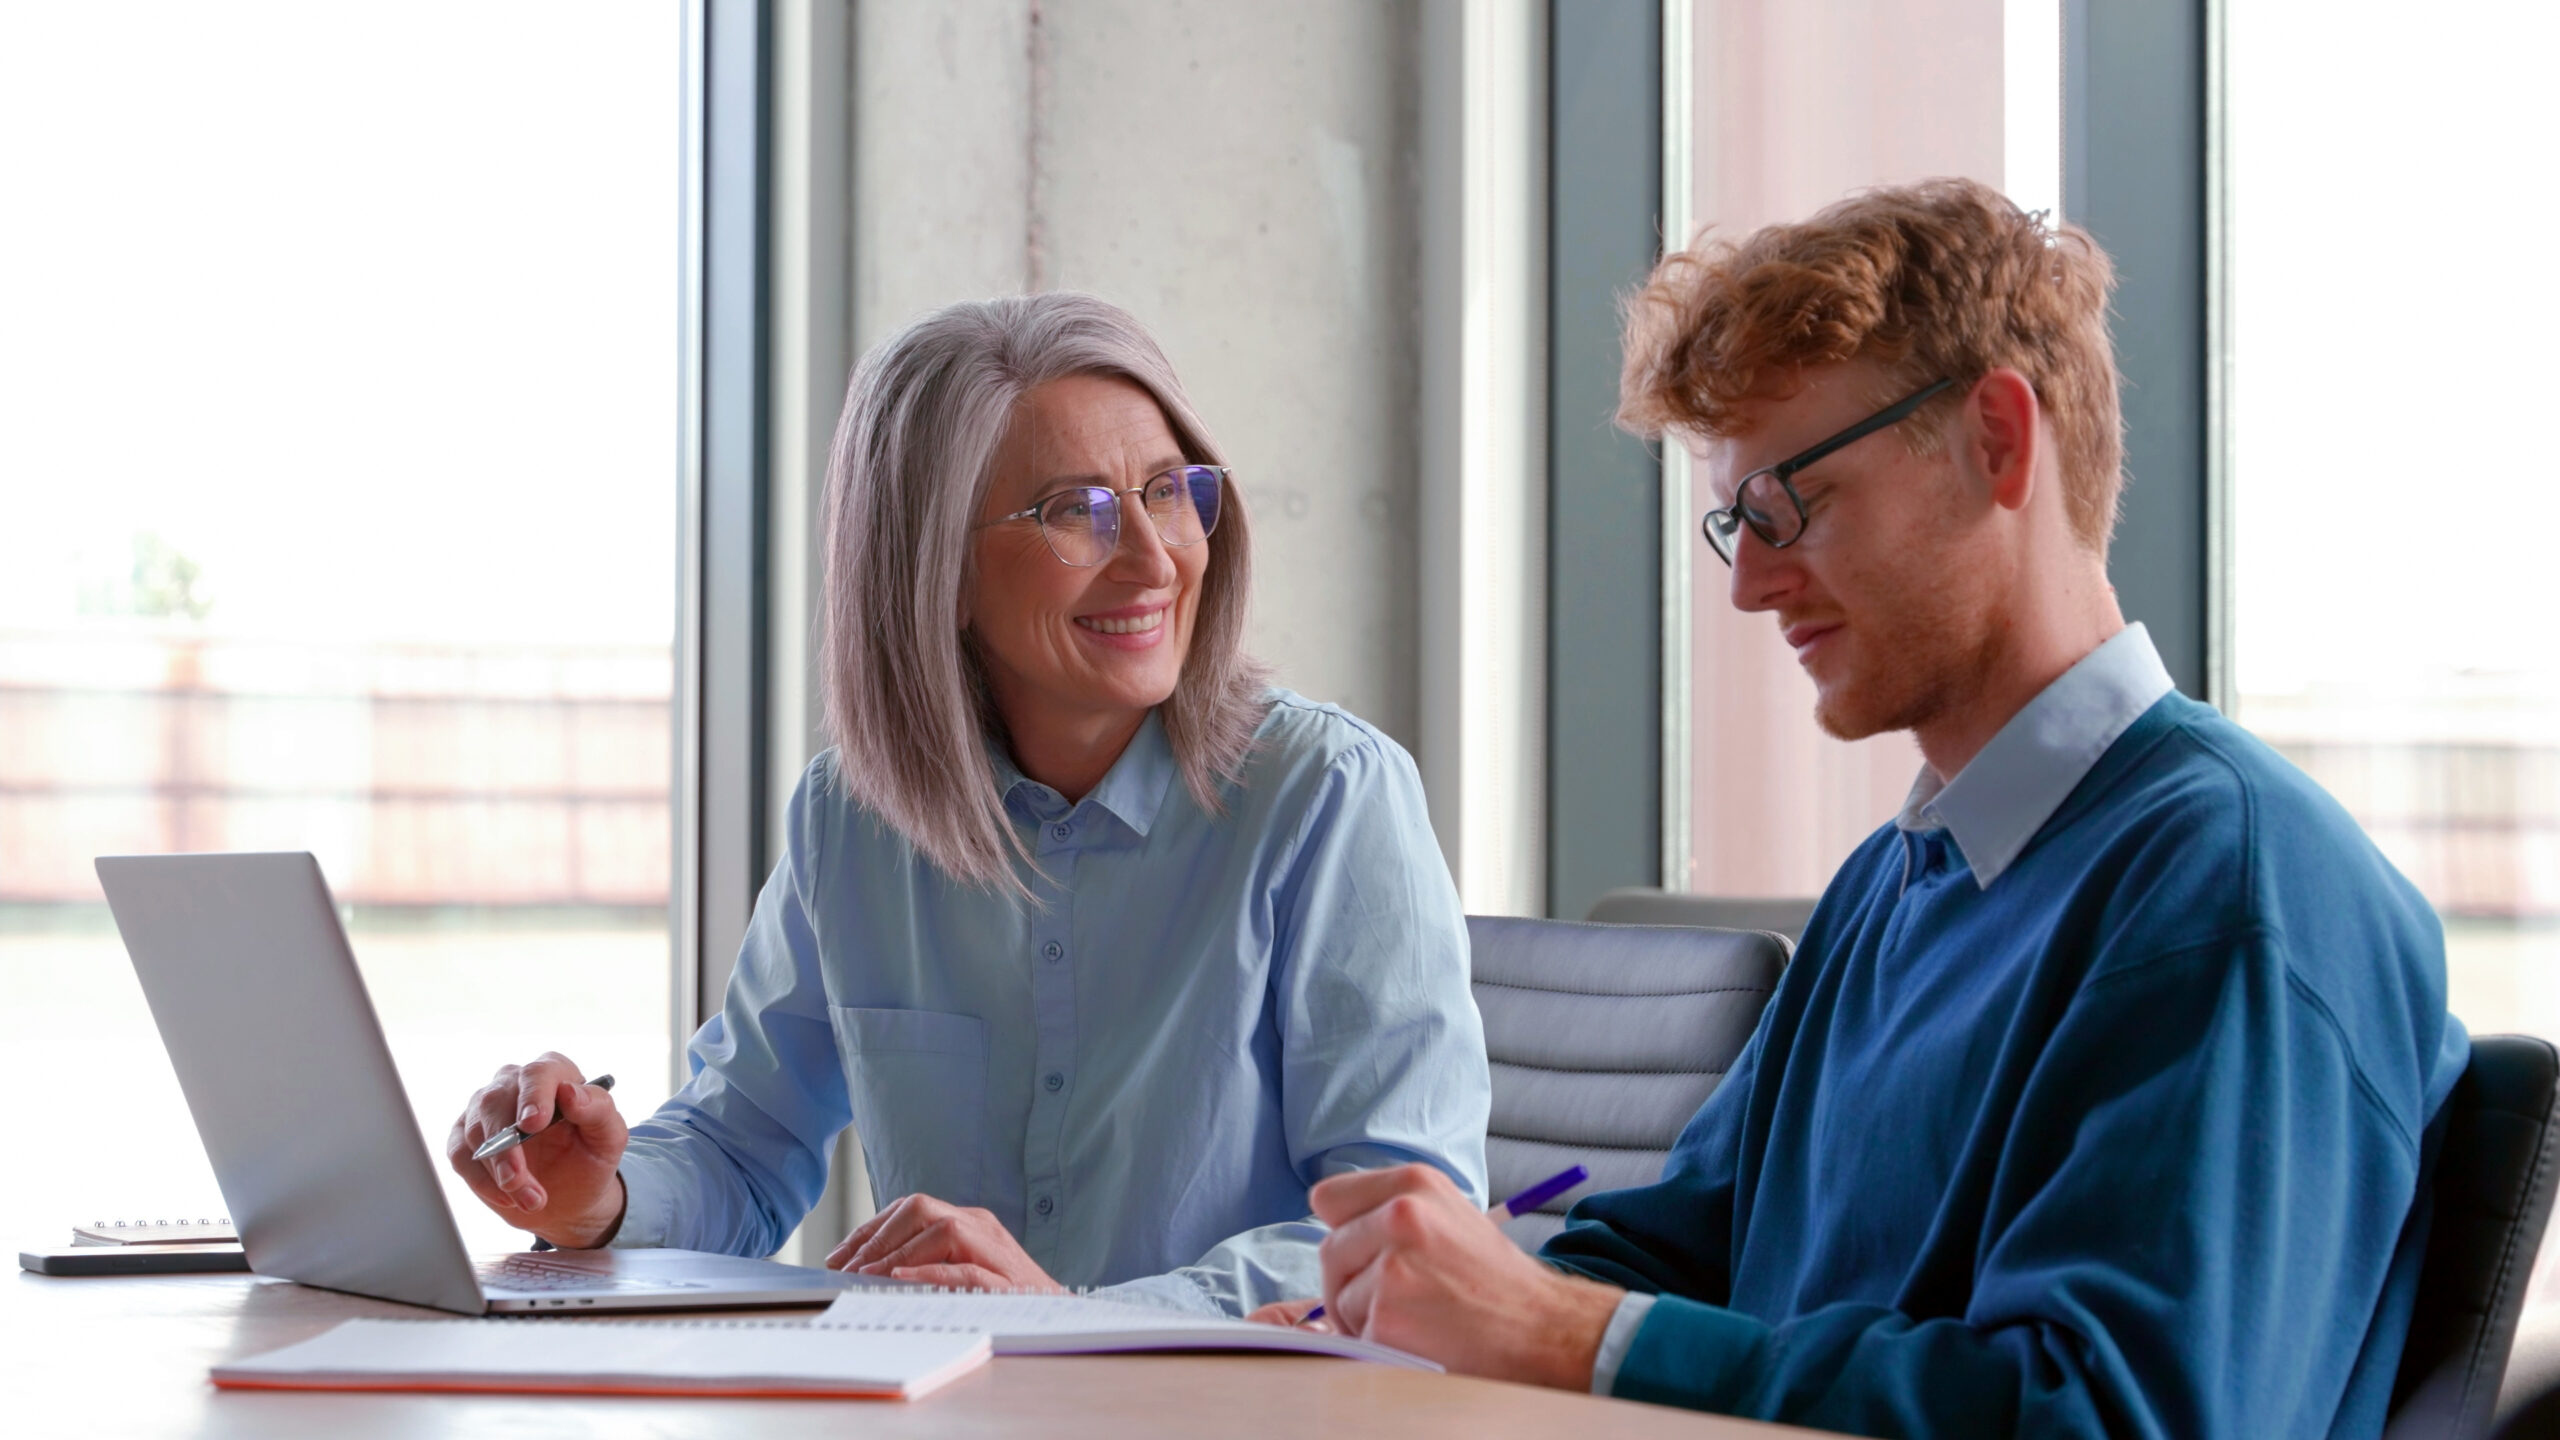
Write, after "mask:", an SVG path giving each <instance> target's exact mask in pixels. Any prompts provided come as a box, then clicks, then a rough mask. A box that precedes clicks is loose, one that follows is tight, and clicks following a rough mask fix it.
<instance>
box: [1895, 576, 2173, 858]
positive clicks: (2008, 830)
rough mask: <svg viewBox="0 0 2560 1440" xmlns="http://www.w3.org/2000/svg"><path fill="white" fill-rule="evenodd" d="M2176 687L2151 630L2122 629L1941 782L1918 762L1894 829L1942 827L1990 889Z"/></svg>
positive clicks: (2052, 685) (2132, 627)
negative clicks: (2110, 748)
mask: <svg viewBox="0 0 2560 1440" xmlns="http://www.w3.org/2000/svg"><path fill="white" fill-rule="evenodd" d="M2172 688H2174V687H2173V686H2172V685H2171V683H2170V680H2169V671H2168V669H2167V667H2165V666H2163V665H2162V664H2161V663H2160V652H2159V651H2158V650H2156V649H2154V648H2153V647H2152V644H2151V633H2150V632H2149V631H2147V630H2145V629H2143V628H2142V626H2141V625H2139V624H2134V625H2127V626H2126V627H2124V628H2123V629H2122V630H2119V631H2117V632H2116V633H2115V634H2114V635H2113V636H2111V637H2110V638H2109V639H2108V640H2107V641H2106V643H2104V644H2102V645H2100V646H2099V647H2098V648H2097V649H2095V650H2092V651H2090V652H2089V653H2088V654H2087V655H2084V656H2082V657H2081V658H2080V663H2078V664H2076V665H2074V666H2072V667H2071V668H2070V669H2068V670H2066V671H2064V672H2062V676H2061V678H2059V679H2057V680H2055V681H2054V682H2053V683H2052V684H2050V685H2047V686H2046V687H2044V690H2043V692H2042V693H2041V694H2039V695H2037V696H2036V698H2034V699H2033V700H2030V701H2028V702H2027V706H2026V708H2025V709H2023V710H2020V711H2019V712H2018V713H2017V714H2015V715H2012V716H2010V717H2009V723H2008V724H2006V725H2003V726H2001V727H2000V733H1999V734H1997V735H1994V736H1992V737H1991V743H1990V744H1988V745H1985V746H1983V747H1982V751H1981V753H1979V754H1977V755H1975V756H1974V757H1973V760H1972V761H1971V763H1969V764H1967V765H1966V766H1965V767H1964V769H1962V770H1960V771H1958V772H1957V773H1956V778H1954V779H1953V780H1949V781H1946V782H1944V783H1943V784H1942V783H1940V782H1939V780H1938V772H1936V771H1934V770H1932V769H1930V768H1929V767H1927V766H1926V765H1923V766H1921V767H1920V778H1919V779H1917V780H1915V781H1913V782H1912V785H1911V795H1910V798H1909V799H1906V800H1905V801H1903V803H1902V813H1901V814H1899V815H1896V816H1895V817H1894V820H1893V823H1894V824H1896V825H1898V826H1900V827H1901V828H1903V829H1904V830H1935V829H1939V828H1944V829H1945V830H1946V832H1947V838H1949V839H1951V840H1953V841H1955V844H1956V848H1957V849H1958V850H1959V851H1962V852H1963V854H1964V860H1965V864H1966V865H1967V866H1969V867H1971V869H1972V870H1973V882H1974V884H1975V885H1977V886H1979V887H1981V888H1983V889H1986V890H1987V889H1989V888H1991V882H1992V881H1994V880H1997V879H1999V878H2000V875H2001V873H2002V872H2003V871H2005V870H2007V869H2008V868H2009V866H2010V865H2011V864H2013V863H2015V862H2016V860H2017V858H2018V856H2019V854H2020V853H2021V852H2022V851H2024V850H2025V849H2026V848H2027V842H2028V841H2030V840H2033V839H2034V838H2035V835H2036V832H2037V831H2038V830H2041V829H2043V828H2044V822H2045V821H2047V820H2050V819H2052V818H2053V812H2054V811H2056V810H2058V809H2060V808H2062V802H2063V801H2064V800H2066V799H2068V798H2070V795H2071V792H2072V790H2073V789H2074V788H2076V787H2077V786H2078V785H2079V784H2080V782H2081V780H2082V779H2084V778H2086V777H2087V775H2088V773H2089V770H2090V768H2091V767H2092V766H2094V765H2096V764H2097V763H2098V757H2100V756H2102V755H2104V754H2106V753H2107V747H2108V746H2110V745H2113V744H2115V743H2116V737H2118V736H2120V735H2122V734H2124V732H2125V729H2126V727H2128V726H2130V725H2131V724H2133V722H2134V721H2136V720H2138V719H2140V718H2142V712H2144V711H2145V710H2148V709H2150V708H2151V707H2152V706H2153V705H2154V704H2155V703H2157V702H2158V701H2159V699H2160V697H2161V696H2163V695H2166V694H2168V693H2169V691H2170V690H2171V689H2172Z"/></svg>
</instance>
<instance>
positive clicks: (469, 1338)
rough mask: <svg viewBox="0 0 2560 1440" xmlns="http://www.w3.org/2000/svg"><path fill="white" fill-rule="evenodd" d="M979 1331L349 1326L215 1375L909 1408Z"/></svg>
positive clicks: (545, 1323) (961, 1362)
mask: <svg viewBox="0 0 2560 1440" xmlns="http://www.w3.org/2000/svg"><path fill="white" fill-rule="evenodd" d="M988 1354H989V1349H988V1345H987V1337H986V1334H985V1333H984V1332H983V1331H981V1332H975V1333H964V1332H958V1331H909V1332H902V1333H896V1334H862V1335H849V1334H846V1333H844V1332H843V1331H842V1330H838V1329H819V1328H817V1327H814V1326H812V1325H809V1324H808V1323H806V1322H803V1321H792V1320H657V1321H638V1322H632V1323H596V1322H587V1321H559V1320H348V1321H345V1322H342V1323H341V1324H339V1325H338V1326H337V1327H336V1328H335V1329H332V1330H330V1331H328V1332H327V1333H325V1334H322V1335H318V1336H315V1337H313V1338H312V1339H309V1340H305V1341H303V1342H302V1343H300V1344H298V1345H288V1346H286V1347H284V1348H283V1349H281V1350H271V1351H269V1352H267V1353H266V1354H264V1355H257V1356H252V1357H250V1358H249V1359H246V1360H235V1361H232V1362H231V1363H229V1364H227V1365H217V1366H215V1367H214V1369H213V1383H214V1384H216V1385H221V1386H225V1387H229V1388H233V1389H253V1390H256V1389H262V1390H481V1391H504V1392H531V1393H537V1394H561V1395H757V1396H797V1397H830V1396H833V1397H861V1398H871V1399H902V1400H912V1399H914V1398H916V1397H917V1396H919V1395H923V1394H926V1393H927V1392H929V1391H932V1390H934V1389H935V1388H937V1387H939V1386H942V1385H945V1384H948V1383H949V1382H950V1381H952V1380H954V1379H957V1378H958V1377H960V1376H962V1375H965V1374H967V1373H968V1372H969V1371H971V1370H974V1369H976V1368H977V1367H978V1366H980V1365H983V1364H985V1363H986V1361H987V1356H988Z"/></svg>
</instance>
